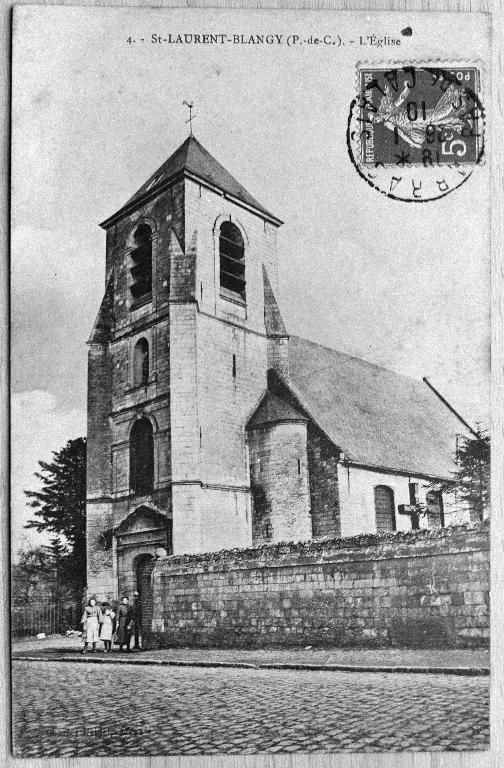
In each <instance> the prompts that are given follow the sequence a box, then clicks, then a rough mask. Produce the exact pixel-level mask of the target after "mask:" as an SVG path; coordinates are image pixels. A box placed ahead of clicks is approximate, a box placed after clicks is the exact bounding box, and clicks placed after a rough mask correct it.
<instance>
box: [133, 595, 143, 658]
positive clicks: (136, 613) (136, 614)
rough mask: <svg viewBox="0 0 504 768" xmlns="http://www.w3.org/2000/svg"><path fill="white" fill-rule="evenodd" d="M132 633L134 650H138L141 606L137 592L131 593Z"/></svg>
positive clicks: (140, 631)
mask: <svg viewBox="0 0 504 768" xmlns="http://www.w3.org/2000/svg"><path fill="white" fill-rule="evenodd" d="M131 614H132V619H133V621H132V624H133V634H134V637H135V644H134V646H133V650H134V651H139V650H140V635H141V633H142V606H141V604H140V596H139V594H138V592H135V593H134V594H133V606H132V610H131Z"/></svg>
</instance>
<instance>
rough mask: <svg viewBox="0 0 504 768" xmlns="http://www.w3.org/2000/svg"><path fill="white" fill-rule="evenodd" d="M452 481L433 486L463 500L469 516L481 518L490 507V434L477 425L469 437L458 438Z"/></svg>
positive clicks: (476, 518)
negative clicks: (455, 467) (455, 466)
mask: <svg viewBox="0 0 504 768" xmlns="http://www.w3.org/2000/svg"><path fill="white" fill-rule="evenodd" d="M455 461H456V464H457V469H456V471H455V472H454V473H453V481H452V482H446V483H442V484H440V485H439V486H436V487H437V488H438V489H439V490H440V491H442V492H443V493H448V494H452V495H456V497H457V499H458V500H460V501H463V502H465V503H466V504H467V506H468V507H469V510H470V515H471V520H474V519H475V520H483V519H484V517H485V514H486V513H487V512H488V510H489V507H490V436H489V435H488V433H487V432H486V430H484V429H481V427H480V426H479V425H477V426H476V429H475V430H474V432H473V433H472V434H471V436H470V437H465V436H462V437H461V438H459V442H458V445H457V449H456V451H455Z"/></svg>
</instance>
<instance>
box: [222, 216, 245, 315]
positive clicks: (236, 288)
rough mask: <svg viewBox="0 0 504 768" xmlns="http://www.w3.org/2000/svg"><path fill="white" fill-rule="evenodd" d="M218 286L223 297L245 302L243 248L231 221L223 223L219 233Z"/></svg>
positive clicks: (239, 236)
mask: <svg viewBox="0 0 504 768" xmlns="http://www.w3.org/2000/svg"><path fill="white" fill-rule="evenodd" d="M219 255H220V286H221V289H222V290H223V293H224V295H226V294H228V293H229V294H230V295H231V298H232V297H233V295H234V296H235V297H238V298H241V299H243V301H245V298H246V293H245V246H244V242H243V236H242V233H241V232H240V230H239V229H238V227H237V226H236V224H233V222H232V221H223V222H222V224H221V227H220V232H219Z"/></svg>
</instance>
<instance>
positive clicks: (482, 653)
mask: <svg viewBox="0 0 504 768" xmlns="http://www.w3.org/2000/svg"><path fill="white" fill-rule="evenodd" d="M81 650H82V641H81V640H80V638H79V637H76V636H72V637H66V636H61V635H53V636H50V637H47V638H45V639H43V640H37V639H35V638H29V639H22V640H15V641H13V645H12V653H13V658H14V659H16V660H20V659H25V660H28V659H31V660H33V661H35V660H38V661H51V660H54V659H55V658H57V659H58V661H59V662H82V663H86V664H87V663H99V664H104V663H107V664H110V663H113V664H115V663H121V664H130V665H142V666H147V665H151V666H192V667H194V666H196V667H220V668H226V667H232V668H248V667H251V668H255V669H261V668H262V669H285V670H287V669H293V670H303V669H304V670H306V671H316V670H321V671H334V672H343V671H346V672H353V671H355V672H369V673H370V672H402V673H405V674H409V673H415V674H427V673H429V674H448V675H464V676H475V675H489V673H490V654H489V651H488V650H485V649H475V650H467V649H418V650H417V649H407V648H377V649H372V648H324V649H321V648H312V647H310V646H308V647H306V648H289V649H284V648H278V649H271V648H268V649H250V650H243V649H218V648H168V649H166V648H165V649H160V650H155V651H142V652H140V653H130V654H128V653H120V652H119V651H118V650H117V649H114V650H113V651H112V653H109V654H104V653H103V650H102V649H101V645H100V644H99V645H98V650H97V652H96V653H94V654H93V653H88V654H86V655H81V654H80V651H81Z"/></svg>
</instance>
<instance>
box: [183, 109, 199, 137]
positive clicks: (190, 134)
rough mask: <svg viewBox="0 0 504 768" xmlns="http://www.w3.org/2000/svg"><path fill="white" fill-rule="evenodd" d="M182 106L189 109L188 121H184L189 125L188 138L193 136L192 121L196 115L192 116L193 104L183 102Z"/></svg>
mask: <svg viewBox="0 0 504 768" xmlns="http://www.w3.org/2000/svg"><path fill="white" fill-rule="evenodd" d="M182 104H184V105H185V106H186V107H189V120H186V123H189V136H192V135H193V132H192V121H193V120H194V118H195V117H196V115H193V113H192V109H193V107H194V102H192V101H183V102H182Z"/></svg>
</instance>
